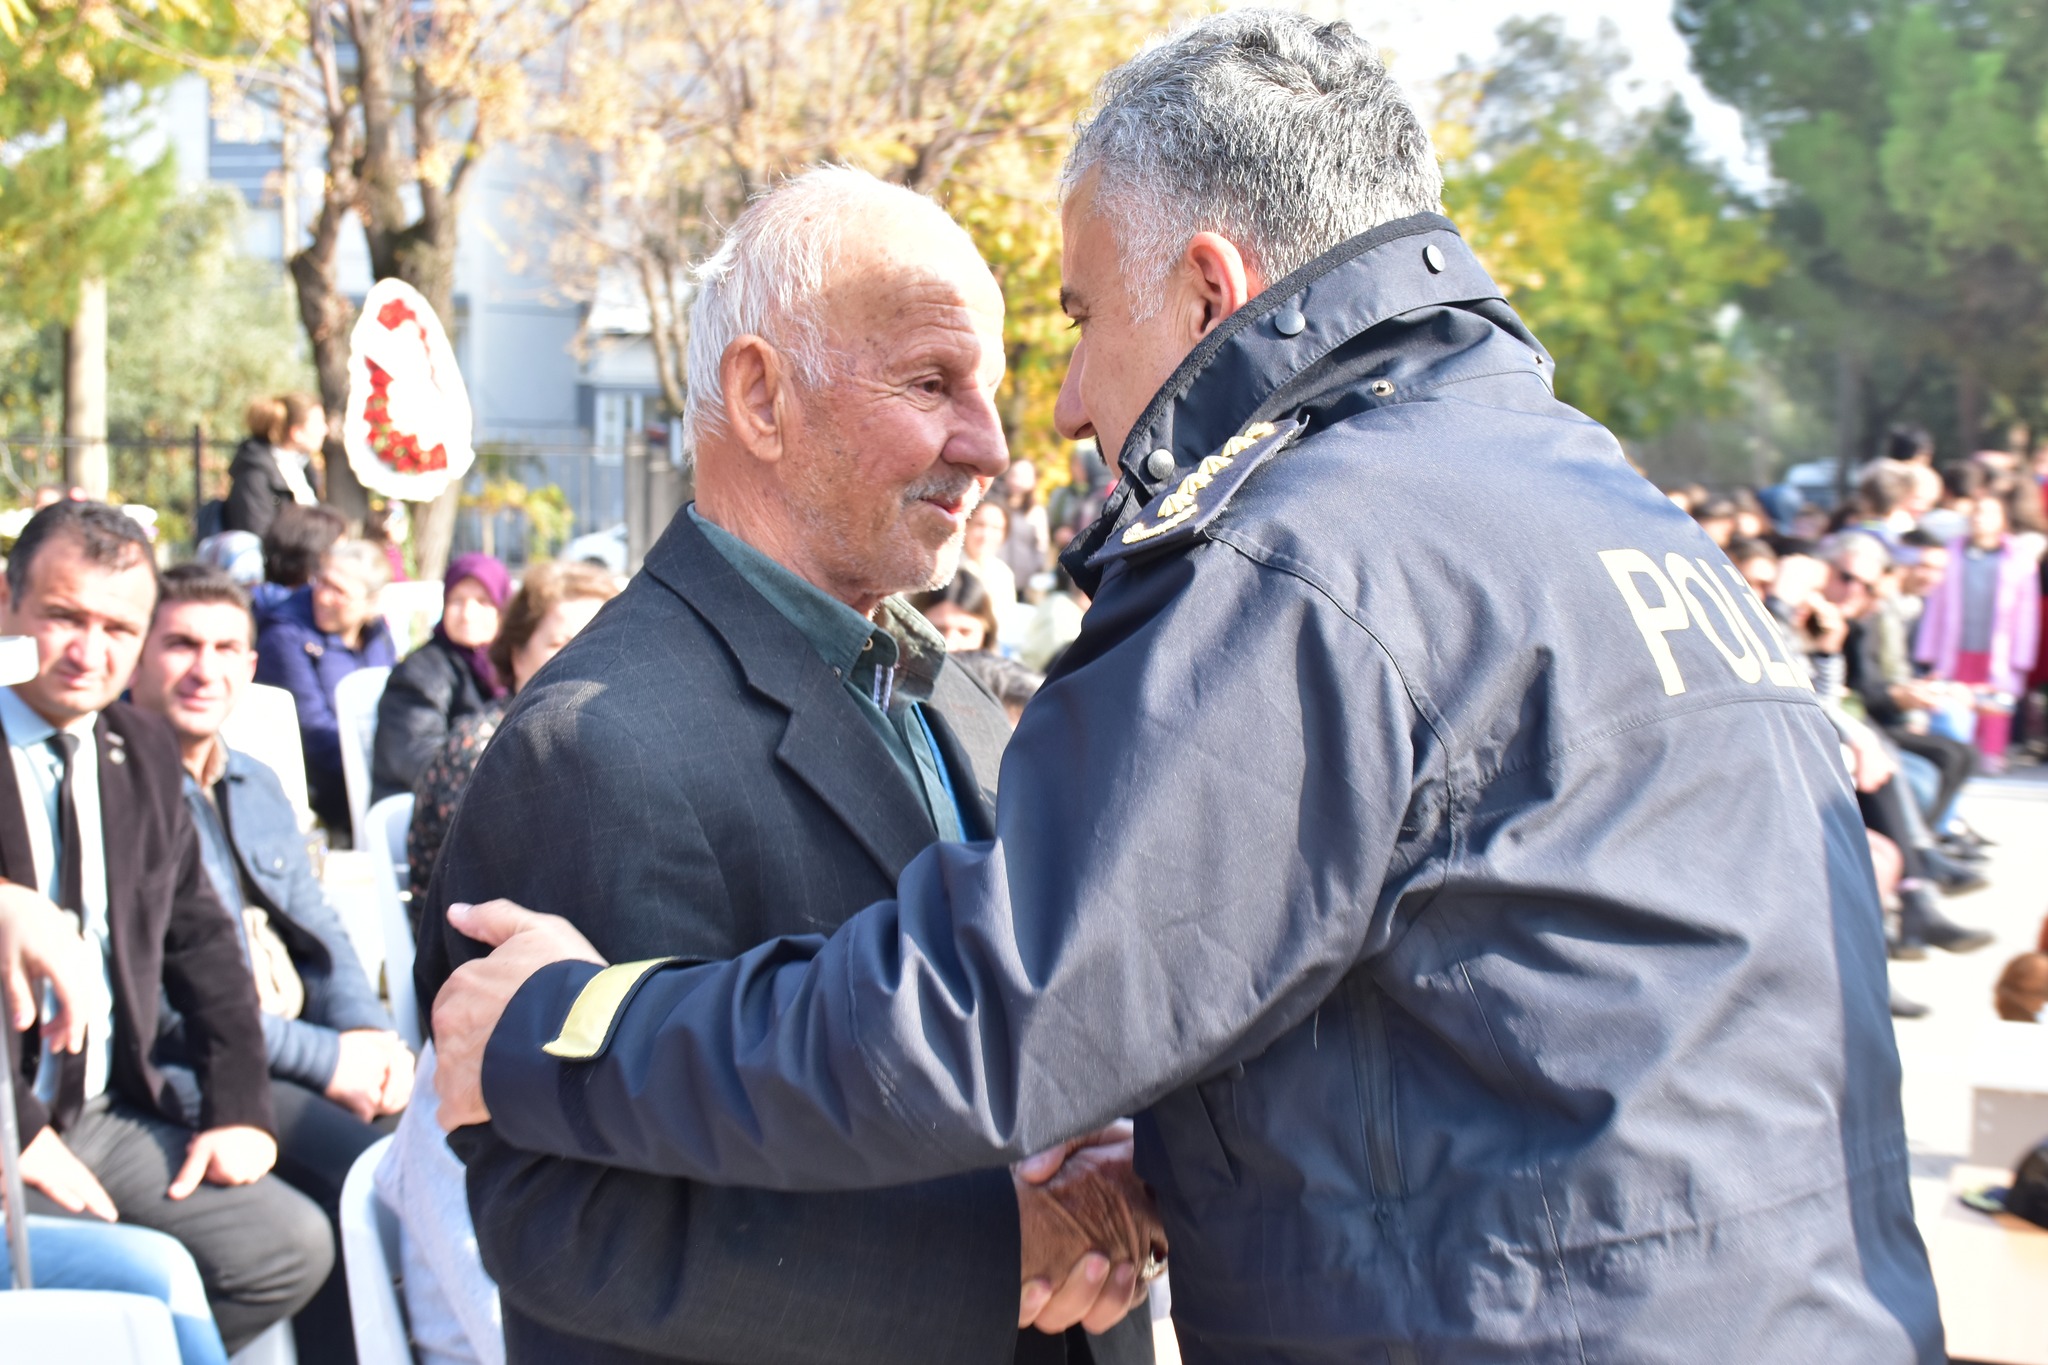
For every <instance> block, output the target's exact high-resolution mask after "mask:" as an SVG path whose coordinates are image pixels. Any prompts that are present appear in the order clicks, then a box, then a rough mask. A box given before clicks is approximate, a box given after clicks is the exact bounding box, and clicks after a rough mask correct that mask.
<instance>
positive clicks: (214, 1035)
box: [0, 702, 276, 1146]
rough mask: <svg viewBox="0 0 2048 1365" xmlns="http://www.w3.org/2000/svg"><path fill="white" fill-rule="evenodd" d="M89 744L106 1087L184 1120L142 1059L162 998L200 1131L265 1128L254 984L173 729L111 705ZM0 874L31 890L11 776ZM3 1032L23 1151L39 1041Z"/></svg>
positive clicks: (35, 1122)
mask: <svg viewBox="0 0 2048 1365" xmlns="http://www.w3.org/2000/svg"><path fill="white" fill-rule="evenodd" d="M97 747H98V749H99V782H100V825H101V828H102V829H103V830H104V831H105V843H106V860H107V937H108V944H109V948H108V951H109V954H110V956H111V958H112V963H111V966H112V972H111V975H112V977H113V981H114V1056H113V1066H112V1068H111V1069H110V1071H109V1073H108V1077H107V1089H108V1091H109V1092H110V1093H111V1094H113V1095H115V1096H117V1097H118V1098H120V1099H123V1100H125V1101H127V1102H128V1103H129V1104H131V1105H134V1106H135V1107H136V1108H138V1109H141V1110H143V1111H145V1112H147V1113H152V1114H157V1115H160V1116H162V1117H164V1118H168V1119H170V1120H172V1121H173V1122H186V1121H189V1116H187V1115H186V1114H185V1113H184V1111H183V1109H182V1106H180V1104H179V1103H178V1101H177V1099H176V1096H175V1095H174V1094H173V1093H172V1091H171V1090H170V1089H169V1087H168V1085H167V1083H166V1081H165V1079H164V1076H163V1074H162V1073H161V1072H159V1071H158V1070H157V1069H156V1067H155V1066H153V1065H152V1064H151V1063H150V1059H149V1049H150V1047H151V1046H152V1045H153V1044H154V1043H155V1041H156V1036H157V1006H158V1000H159V991H160V990H161V992H162V994H163V995H164V996H165V997H167V998H168V999H169V1000H170V1003H171V1004H172V1005H173V1006H175V1007H176V1008H177V1010H178V1011H179V1012H180V1013H181V1014H182V1015H184V1017H185V1029H186V1035H185V1036H186V1039H187V1044H188V1047H189V1055H190V1059H191V1064H192V1069H193V1071H194V1072H196V1073H197V1075H198V1077H199V1091H200V1104H199V1115H198V1118H199V1126H200V1127H201V1128H218V1127H225V1126H227V1125H230V1124H247V1125H249V1126H250V1127H254V1128H261V1129H263V1130H264V1131H265V1132H275V1131H276V1124H275V1122H274V1120H273V1119H272V1117H271V1110H270V1066H269V1063H268V1061H267V1059H266V1058H265V1055H264V1050H263V1025H262V1022H261V1018H260V1016H259V1014H258V1012H257V1008H256V985H255V981H254V979H253V978H252V977H251V976H250V975H249V967H248V964H247V963H246V962H244V961H243V960H242V947H241V931H240V929H239V928H238V927H237V926H236V924H235V921H233V920H232V919H229V918H228V913H227V911H225V910H223V909H222V908H221V904H220V901H219V900H218V899H216V898H215V896H214V893H213V886H212V884H211V883H210V882H208V880H207V878H206V868H205V866H204V864H202V863H201V862H200V858H199V836H198V832H197V831H196V830H194V829H193V827H192V814H191V812H190V811H189V810H187V809H186V807H185V797H184V792H183V781H184V769H183V768H182V767H181V766H180V765H179V761H178V746H177V743H176V741H175V740H173V739H172V737H171V729H170V726H168V725H166V724H165V723H164V722H163V721H162V720H161V719H159V718H158V717H156V716H152V715H150V714H148V713H147V712H143V711H138V710H136V709H135V708H134V707H132V706H129V705H127V704H125V703H122V702H116V703H115V704H114V705H112V706H109V707H108V708H107V709H106V710H105V711H103V712H101V713H100V720H99V728H98V746H97ZM0 759H4V755H0ZM37 818H42V817H41V813H40V812H38V814H37ZM0 877H5V878H6V879H7V880H8V881H11V882H18V883H20V884H22V885H24V886H35V885H36V875H35V862H34V858H33V855H32V854H31V852H30V845H29V841H28V823H27V816H26V814H25V813H24V810H23V806H22V801H21V792H20V789H19V788H18V787H17V786H16V784H15V782H14V772H13V769H12V767H11V766H10V767H8V768H6V769H5V770H0ZM0 1035H4V1036H5V1037H6V1039H7V1062H8V1064H9V1065H10V1066H12V1067H14V1069H15V1071H14V1075H15V1083H14V1096H15V1102H14V1108H15V1114H16V1116H17V1118H18V1119H19V1121H20V1124H21V1141H22V1145H23V1146H26V1145H27V1144H28V1142H29V1140H30V1139H32V1138H33V1137H34V1136H35V1135H36V1134H37V1133H39V1132H41V1131H42V1130H43V1128H44V1126H45V1125H46V1124H47V1123H48V1122H49V1115H48V1113H47V1112H46V1111H45V1110H44V1108H43V1106H42V1105H41V1104H40V1103H39V1102H38V1101H37V1100H36V1098H35V1096H34V1094H33V1093H31V1087H32V1086H33V1084H34V1081H35V1072H36V1063H37V1060H38V1058H39V1056H40V1053H41V1043H40V1041H39V1040H38V1037H37V1032H36V1030H35V1029H33V1028H31V1029H30V1030H28V1032H27V1033H24V1034H17V1033H15V1032H14V1031H13V1030H12V1029H11V1028H7V1027H5V1026H4V1025H0Z"/></svg>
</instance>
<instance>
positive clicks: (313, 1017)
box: [130, 564, 413, 1365]
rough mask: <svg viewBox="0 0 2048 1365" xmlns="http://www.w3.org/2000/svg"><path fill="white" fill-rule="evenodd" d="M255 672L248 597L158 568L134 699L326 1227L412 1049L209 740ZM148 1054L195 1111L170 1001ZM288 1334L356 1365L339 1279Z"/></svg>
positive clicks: (308, 1355) (307, 1360) (212, 572)
mask: <svg viewBox="0 0 2048 1365" xmlns="http://www.w3.org/2000/svg"><path fill="white" fill-rule="evenodd" d="M255 675H256V623H255V620H254V618H253V617H252V616H251V615H250V611H249V597H248V594H246V593H244V592H243V591H242V589H241V588H240V587H239V586H238V585H237V584H236V583H235V582H234V580H233V579H231V578H229V577H228V576H227V575H226V574H224V573H222V572H221V571H220V570H219V569H213V568H208V567H207V566H205V565H203V564H180V565H178V566H177V567H176V568H174V569H170V570H168V571H166V572H165V574H164V575H163V590H162V594H161V596H160V597H159V598H158V600H157V606H156V614H155V616H154V618H153V619H152V621H151V623H150V628H149V636H148V639H147V640H146V641H145V642H144V644H143V647H142V662H141V663H140V664H139V665H137V666H136V669H135V681H134V684H133V686H132V687H131V689H130V695H131V696H132V697H133V699H134V701H135V704H136V705H137V706H140V707H141V708H142V709H143V710H145V711H150V712H154V713H155V714H157V715H159V716H162V717H163V718H164V719H165V720H166V721H168V722H170V726H171V730H172V732H173V733H174V734H176V736H177V738H178V750H179V756H180V758H181V759H182V760H183V762H184V767H185V775H184V792H185V803H186V805H187V806H188V807H189V808H190V810H191V812H192V823H193V825H194V827H195V828H196V829H197V830H198V832H199V847H200V854H201V858H202V860H203V861H204V863H205V864H206V871H207V874H208V876H209V878H210V879H211V881H212V885H213V890H214V894H215V895H217V896H219V897H220V899H221V902H222V904H224V905H226V906H227V907H229V909H230V911H231V912H232V914H233V918H234V919H235V921H236V925H237V927H238V928H239V930H240V931H241V941H242V953H243V956H244V957H245V958H247V959H248V962H249V966H250V970H251V973H252V974H253V975H254V977H255V980H256V999H257V1003H258V1005H259V1006H261V1008H262V1011H263V1044H264V1050H265V1051H266V1053H268V1055H269V1058H270V1099H271V1104H272V1107H273V1108H274V1109H275V1110H276V1113H277V1135H278V1161H277V1171H278V1174H279V1175H281V1176H283V1177H284V1179H285V1180H286V1181H287V1182H288V1183H289V1184H291V1185H292V1186H293V1187H294V1188H295V1189H298V1190H299V1191H301V1192H302V1193H304V1194H306V1195H308V1196H310V1197H311V1198H313V1199H314V1200H315V1201H317V1202H318V1203H319V1204H320V1206H321V1207H322V1208H323V1209H325V1210H326V1211H327V1215H328V1217H329V1218H335V1217H337V1216H338V1215H339V1213H340V1208H341V1186H342V1182H343V1181H345V1180H346V1179H347V1178H348V1172H349V1168H350V1167H351V1166H353V1165H354V1164H355V1159H356V1158H357V1157H358V1156H360V1155H361V1154H362V1152H363V1150H364V1149H365V1148H367V1147H368V1146H370V1144H371V1143H373V1142H375V1141H377V1139H378V1138H380V1137H382V1136H383V1135H384V1134H385V1133H387V1132H389V1131H391V1128H392V1126H393V1125H392V1123H391V1121H390V1119H389V1118H388V1116H389V1115H392V1114H395V1113H397V1112H398V1111H399V1110H401V1109H403V1108H404V1107H405V1102H406V1100H407V1098H408V1097H409V1095H410V1094H411V1091H412V1075H413V1064H412V1053H411V1052H410V1051H408V1050H407V1049H406V1046H405V1044H404V1043H403V1042H402V1041H400V1039H399V1037H398V1034H397V1033H396V1032H395V1031H394V1030H393V1029H392V1026H391V1016H390V1014H389V1013H388V1012H386V1010H385V1008H384V1006H383V1003H382V1002H381V1001H379V1000H378V999H377V991H376V988H375V987H373V986H372V985H371V984H370V982H369V979H368V978H367V977H365V976H364V975H363V967H362V962H361V960H360V959H359V958H358V957H357V956H356V950H355V946H354V945H353V944H351V943H350V942H349V938H348V934H347V933H346V931H344V930H343V929H342V927H341V919H340V917H339V916H338V915H336V914H335V912H334V907H332V906H331V905H329V904H328V903H327V895H326V892H325V891H323V890H322V889H321V886H320V882H319V880H318V879H317V878H316V877H315V876H314V875H313V866H312V862H311V860H310V859H309V858H308V857H307V855H306V841H305V839H304V838H303V837H302V836H301V835H300V833H299V822H298V815H297V813H296V812H295V811H294V810H293V809H292V804H291V801H290V799H289V798H288V797H287V796H286V795H285V791H284V787H283V786H282V785H281V784H280V783H279V782H278V779H277V774H276V773H274V772H272V771H271V770H270V769H269V768H267V767H265V766H264V765H263V764H262V763H259V762H258V761H256V760H255V759H253V758H251V757H249V756H248V755H247V754H243V753H238V752H236V751H235V750H232V749H230V748H228V746H227V743H226V742H225V741H224V740H223V739H221V737H220V728H221V726H222V725H223V724H225V723H226V722H227V718H228V716H229V715H231V714H232V713H233V712H234V709H235V703H236V702H238V701H240V700H241V697H242V694H243V692H244V691H246V690H247V689H248V687H249V685H250V683H251V682H252V681H253V680H254V678H255ZM153 1060H154V1061H155V1062H156V1064H157V1066H158V1067H159V1068H160V1069H161V1070H162V1071H163V1073H164V1076H165V1077H166V1079H167V1080H169V1081H170V1083H171V1086H172V1088H173V1090H174V1091H175V1092H176V1093H177V1095H178V1098H179V1099H180V1101H181V1102H183V1103H184V1104H185V1105H186V1106H187V1109H188V1112H196V1110H197V1107H198V1100H199V1095H198V1087H197V1084H196V1081H195V1078H194V1076H193V1072H192V1067H191V1056H190V1039H189V1037H188V1036H187V1033H186V1029H185V1026H184V1020H183V1018H182V1017H181V1016H180V1015H179V1013H178V1011H176V1010H175V1009H171V1008H169V1007H168V1006H167V1007H166V1008H165V1010H164V1019H163V1033H162V1036H161V1037H160V1038H159V1039H158V1040H157V1046H156V1054H155V1057H154V1058H153ZM380 1119H381V1120H382V1122H379V1120H380ZM292 1327H293V1331H294V1333H295V1334H296V1336H297V1337H298V1342H299V1359H300V1361H301V1362H303V1365H317V1362H322V1361H333V1362H337V1365H354V1361H355V1358H356V1357H355V1337H354V1333H353V1331H352V1330H351V1326H350V1322H349V1311H348V1285H347V1283H346V1282H345V1279H344V1277H343V1276H341V1275H340V1274H334V1275H330V1276H329V1277H328V1281H327V1284H326V1286H325V1287H324V1288H323V1289H322V1290H321V1291H320V1293H319V1294H318V1295H317V1296H315V1298H314V1300H313V1302H312V1303H310V1304H308V1305H307V1306H306V1309H305V1311H304V1312H302V1313H300V1314H299V1315H298V1317H297V1318H296V1319H295V1320H294V1322H293V1324H292Z"/></svg>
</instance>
